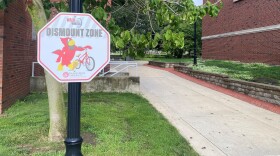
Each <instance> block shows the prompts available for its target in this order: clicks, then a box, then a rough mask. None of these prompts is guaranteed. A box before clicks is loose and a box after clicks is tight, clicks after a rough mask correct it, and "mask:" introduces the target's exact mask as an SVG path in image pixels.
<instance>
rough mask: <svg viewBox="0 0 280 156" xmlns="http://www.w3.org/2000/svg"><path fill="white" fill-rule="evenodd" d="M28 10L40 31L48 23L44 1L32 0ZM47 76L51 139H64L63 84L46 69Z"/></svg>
mask: <svg viewBox="0 0 280 156" xmlns="http://www.w3.org/2000/svg"><path fill="white" fill-rule="evenodd" d="M28 12H29V14H30V15H31V18H32V21H33V24H34V27H35V29H36V32H38V31H39V30H40V29H41V28H42V27H43V26H44V25H45V24H46V23H47V18H46V14H45V10H44V8H43V3H42V1H41V0H32V4H29V5H28ZM45 78H46V84H47V90H48V99H49V112H50V129H49V140H50V141H62V140H64V137H65V132H66V113H65V111H66V110H65V109H66V108H65V105H64V100H63V92H62V85H61V84H60V83H59V82H58V81H56V80H55V79H54V78H53V77H52V76H51V75H50V74H49V73H48V72H47V71H45Z"/></svg>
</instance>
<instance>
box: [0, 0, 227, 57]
mask: <svg viewBox="0 0 280 156" xmlns="http://www.w3.org/2000/svg"><path fill="white" fill-rule="evenodd" d="M9 1H11V0H9ZM42 2H43V4H44V9H45V12H46V15H47V18H48V17H49V15H50V8H51V7H55V8H57V9H58V11H60V12H65V11H67V10H68V7H69V6H68V4H67V3H64V2H61V3H50V1H49V0H42ZM107 4H108V0H101V1H96V0H84V1H83V9H84V12H85V13H90V14H92V15H93V16H94V17H95V18H96V19H97V20H98V21H99V22H100V23H101V24H102V25H103V26H104V27H105V28H106V29H107V30H108V31H109V32H110V34H111V38H112V40H111V41H112V43H111V45H112V49H114V50H117V51H118V50H120V51H124V53H123V54H124V55H131V56H144V54H145V53H144V52H145V51H146V50H148V49H153V48H163V49H164V50H166V51H169V52H174V51H175V52H179V53H182V52H184V51H185V50H188V49H190V47H191V45H192V44H191V43H190V41H191V38H189V37H188V36H189V33H188V32H186V31H185V30H186V29H184V27H186V26H187V27H190V24H193V23H194V22H195V21H197V20H199V19H202V18H203V17H204V16H205V15H209V16H211V17H214V16H217V15H218V13H219V10H220V9H221V7H222V2H219V3H218V4H213V3H211V2H210V1H207V2H206V3H205V4H204V5H203V6H198V7H196V6H195V5H194V3H193V1H192V0H184V1H175V0H170V1H169V0H168V1H165V0H139V1H127V0H114V1H113V2H112V6H108V5H107ZM0 5H3V4H1V3H0ZM110 15H112V18H109V17H110ZM144 34H145V35H144Z"/></svg>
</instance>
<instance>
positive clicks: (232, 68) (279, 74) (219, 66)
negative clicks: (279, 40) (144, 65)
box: [142, 57, 280, 85]
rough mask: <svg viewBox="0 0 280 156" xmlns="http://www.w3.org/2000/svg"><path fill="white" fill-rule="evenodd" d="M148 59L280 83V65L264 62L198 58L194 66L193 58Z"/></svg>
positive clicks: (263, 81) (245, 78)
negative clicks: (179, 63)
mask: <svg viewBox="0 0 280 156" xmlns="http://www.w3.org/2000/svg"><path fill="white" fill-rule="evenodd" d="M142 60H146V61H160V62H175V63H177V62H182V63H187V64H189V66H191V67H193V69H194V70H199V71H205V72H210V73H216V74H224V75H227V76H229V77H230V78H234V79H239V80H245V81H253V82H260V83H267V84H273V85H280V66H271V65H267V64H263V63H241V62H237V61H222V60H205V61H202V60H201V59H199V58H198V65H197V66H193V59H192V58H182V59H170V58H164V57H162V58H143V59H142Z"/></svg>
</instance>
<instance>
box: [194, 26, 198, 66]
mask: <svg viewBox="0 0 280 156" xmlns="http://www.w3.org/2000/svg"><path fill="white" fill-rule="evenodd" d="M193 41H194V48H193V64H194V65H197V56H196V21H195V22H194V34H193Z"/></svg>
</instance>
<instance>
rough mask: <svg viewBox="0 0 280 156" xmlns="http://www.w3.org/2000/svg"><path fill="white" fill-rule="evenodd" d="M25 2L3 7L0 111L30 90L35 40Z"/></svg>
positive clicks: (0, 33)
mask: <svg viewBox="0 0 280 156" xmlns="http://www.w3.org/2000/svg"><path fill="white" fill-rule="evenodd" d="M24 2H25V1H22V0H19V1H14V2H13V3H11V4H9V6H8V8H6V9H5V10H0V114H1V113H2V112H3V110H4V109H6V108H8V107H10V106H11V104H12V103H14V102H15V101H16V100H18V99H20V98H23V97H24V96H26V95H27V94H28V93H29V92H30V76H31V70H32V62H33V61H36V41H35V38H34V32H33V35H32V22H31V17H30V15H29V13H28V12H27V10H26V6H25V3H24ZM35 37H36V34H35ZM32 38H33V39H32Z"/></svg>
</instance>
